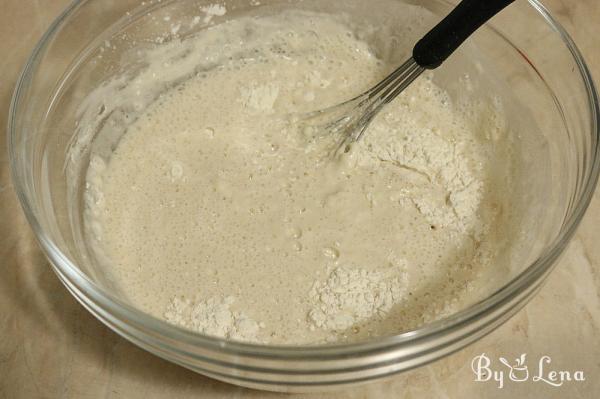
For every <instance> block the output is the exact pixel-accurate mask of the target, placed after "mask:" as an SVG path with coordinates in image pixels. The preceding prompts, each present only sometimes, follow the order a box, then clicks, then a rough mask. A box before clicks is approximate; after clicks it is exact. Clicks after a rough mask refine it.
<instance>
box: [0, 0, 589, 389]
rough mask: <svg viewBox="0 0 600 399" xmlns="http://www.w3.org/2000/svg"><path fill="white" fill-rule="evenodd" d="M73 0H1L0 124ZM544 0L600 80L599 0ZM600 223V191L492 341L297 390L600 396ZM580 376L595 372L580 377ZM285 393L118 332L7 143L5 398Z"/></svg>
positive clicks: (2, 273) (1, 283)
mask: <svg viewBox="0 0 600 399" xmlns="http://www.w3.org/2000/svg"><path fill="white" fill-rule="evenodd" d="M67 3H68V0H2V2H1V4H2V5H1V6H0V10H1V11H0V38H1V39H2V40H0V71H2V77H1V78H0V129H1V130H0V131H1V132H5V130H6V129H5V126H6V120H7V114H8V106H9V101H10V97H11V95H12V91H13V88H14V85H15V82H16V79H17V76H18V73H19V71H20V69H21V67H22V66H23V63H24V62H25V60H26V58H27V56H28V54H29V53H30V51H31V50H32V48H33V46H34V45H35V43H36V42H37V41H38V39H39V38H40V37H41V35H42V34H43V32H44V31H45V30H46V28H47V27H48V26H49V24H50V23H51V22H52V20H53V19H54V18H55V17H56V16H57V15H58V14H59V12H60V11H61V10H62V9H63V8H64V7H65V6H66V5H67ZM544 3H545V4H546V5H547V6H548V8H549V9H550V10H551V11H552V12H553V14H554V15H555V16H556V18H557V19H558V20H559V21H560V22H561V23H562V24H563V25H564V26H565V27H566V28H567V30H568V31H569V32H570V34H571V35H572V36H573V38H574V39H575V42H576V43H577V44H578V45H579V47H580V49H581V51H582V52H583V54H584V56H585V58H586V60H587V62H588V64H589V66H590V68H591V70H592V73H593V74H594V75H595V76H596V78H598V77H600V44H599V42H598V37H600V22H599V21H600V1H598V0H545V1H544ZM599 220H600V193H599V192H598V191H597V192H596V194H595V197H594V199H593V201H592V204H591V207H590V209H589V210H588V212H587V215H586V216H585V218H584V220H583V223H582V224H581V227H580V228H579V230H578V233H577V235H576V237H575V239H574V240H573V241H572V242H571V244H570V246H569V248H568V250H567V251H566V253H565V254H564V256H563V257H562V259H561V261H560V263H559V265H558V266H557V268H556V269H555V271H554V272H553V273H552V275H551V276H550V278H549V279H548V281H547V283H546V284H545V286H544V287H543V288H542V290H541V291H540V293H539V294H538V295H537V297H536V298H534V299H533V300H532V301H531V302H530V303H529V304H528V305H527V306H526V307H525V308H524V309H523V310H521V311H520V312H519V313H518V314H517V315H516V316H515V317H513V318H512V319H511V320H510V321H509V322H507V323H506V324H505V325H503V326H502V327H500V328H499V329H497V330H496V331H495V332H493V333H492V334H490V335H488V336H486V337H485V338H484V339H482V340H480V341H478V342H477V343H475V344H473V345H471V346H469V347H467V348H466V349H463V350H461V351H459V352H458V353H455V354H454V355H451V356H449V357H447V358H445V359H442V360H440V361H437V362H435V363H433V364H431V365H429V366H426V367H422V368H419V369H417V370H414V371H411V372H408V373H405V374H402V375H398V376H395V377H393V378H391V379H389V380H387V381H384V382H377V383H372V384H369V385H364V386H360V387H355V388H352V389H350V390H347V391H338V392H330V393H324V394H301V395H295V396H294V397H297V398H454V397H460V398H471V397H473V398H480V397H484V398H570V399H575V398H597V397H600V295H599V293H600V245H598V238H597V237H598V235H600V224H599V223H598V221H599ZM483 353H485V356H486V357H488V358H489V359H490V361H491V362H492V363H491V366H490V369H491V370H493V371H497V372H498V373H497V376H498V377H499V376H500V374H499V372H500V371H503V372H504V383H503V386H502V388H500V387H499V385H500V384H499V383H498V382H497V381H493V380H490V381H487V382H484V381H475V374H474V373H473V371H472V363H473V359H474V358H475V357H476V356H480V355H481V354H483ZM521 354H526V359H527V365H528V366H529V373H530V377H529V378H528V380H527V381H525V382H517V381H513V380H515V379H519V378H521V377H522V376H523V370H515V371H514V374H513V378H512V379H511V378H510V375H509V373H508V368H506V366H503V365H502V364H501V363H500V362H499V360H498V358H499V357H504V358H506V359H508V362H510V363H511V364H513V365H514V364H515V362H516V360H515V359H516V358H518V357H519V356H520V355H521ZM544 356H547V357H544ZM477 359H478V360H482V358H477ZM477 359H476V360H477ZM483 360H484V359H483ZM548 361H550V363H548ZM540 362H542V366H543V367H542V368H541V370H540V366H539V365H540ZM477 363H478V362H477V361H476V362H475V364H477ZM552 370H555V371H568V372H569V373H570V375H571V379H572V381H565V382H564V383H563V384H562V385H561V386H553V385H551V384H550V383H548V382H545V381H543V380H542V379H539V380H537V381H533V379H534V378H533V377H534V376H539V375H540V372H541V376H542V377H543V378H544V377H545V379H546V380H548V379H549V378H550V377H549V373H550V372H551V371H552ZM575 372H580V373H579V374H577V375H576V374H575ZM563 374H564V373H563ZM581 376H583V378H585V381H575V380H574V378H575V377H578V379H581V378H580V377H581ZM498 379H499V378H498ZM550 382H551V381H550ZM555 384H557V383H555ZM279 396H283V395H281V394H272V393H266V392H259V391H253V390H247V389H242V388H237V387H234V386H231V385H227V384H224V383H221V382H217V381H213V380H211V379H209V378H206V377H203V376H201V375H198V374H195V373H193V372H191V371H188V370H186V369H183V368H181V367H178V366H176V365H173V364H170V363H168V362H166V361H164V360H161V359H159V358H158V357H155V356H153V355H151V354H149V353H147V352H145V351H143V350H141V349H139V348H137V347H136V346H134V345H133V344H130V343H129V342H128V341H126V340H124V339H122V338H120V337H119V336H117V335H116V334H115V333H113V332H112V331H110V330H109V329H108V328H106V327H105V326H104V325H102V324H101V323H100V322H99V321H97V320H96V319H95V318H94V317H92V316H91V315H90V314H89V313H88V312H87V311H86V310H85V309H84V308H83V307H82V306H80V305H79V304H78V303H77V302H76V301H75V299H74V298H73V297H72V296H71V295H70V294H69V293H68V292H67V290H66V289H65V288H64V287H63V286H62V284H61V283H60V282H59V280H58V279H57V278H56V276H55V275H54V273H53V272H52V271H51V269H50V267H49V265H48V263H47V261H46V259H45V258H44V255H43V254H42V252H41V250H40V249H39V248H38V245H37V243H36V242H35V239H34V237H33V234H32V232H31V229H30V228H29V226H28V225H27V223H26V221H25V218H24V216H23V213H22V211H21V208H20V206H19V204H18V202H17V199H16V196H15V194H14V190H13V188H12V184H11V182H10V178H9V170H8V156H7V152H6V140H5V138H4V137H2V138H0V398H7V399H13V398H99V397H102V398H132V399H135V398H144V399H151V398H232V397H236V398H238V397H239V398H262V397H268V398H271V397H279Z"/></svg>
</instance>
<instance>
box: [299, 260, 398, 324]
mask: <svg viewBox="0 0 600 399" xmlns="http://www.w3.org/2000/svg"><path fill="white" fill-rule="evenodd" d="M406 290H407V287H406V275H405V273H404V271H403V270H398V269H396V270H389V271H387V273H384V272H382V271H378V270H373V271H369V270H365V269H346V268H344V267H338V268H336V269H335V270H333V271H332V272H331V274H330V275H329V277H328V278H327V280H326V281H325V282H323V283H321V282H316V283H315V284H314V286H313V288H312V289H311V291H310V294H309V295H310V297H311V299H313V301H314V307H313V309H312V310H311V311H310V312H309V313H308V317H309V319H310V321H311V322H312V323H313V324H314V326H315V327H318V328H323V329H327V330H334V331H336V330H337V331H344V330H346V329H348V328H351V327H352V326H354V325H356V324H359V323H363V322H365V321H367V320H368V319H369V318H371V317H374V316H378V317H385V316H386V314H387V312H389V311H390V309H391V308H392V306H393V305H394V304H396V303H398V302H399V301H401V300H402V299H403V298H404V295H406Z"/></svg>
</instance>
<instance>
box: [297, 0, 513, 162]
mask: <svg viewBox="0 0 600 399" xmlns="http://www.w3.org/2000/svg"><path fill="white" fill-rule="evenodd" d="M514 1H515V0H463V1H461V2H460V3H459V4H458V5H457V6H456V8H454V10H452V11H451V12H450V14H448V15H447V16H446V17H445V18H444V19H443V20H442V21H441V22H440V23H438V24H437V25H436V26H435V27H434V28H433V29H432V30H430V31H429V32H428V33H427V34H426V35H425V36H423V38H422V39H421V40H419V41H418V42H417V44H416V45H415V47H414V48H413V52H412V57H410V58H409V59H408V60H407V61H406V62H405V63H404V64H402V65H401V66H400V67H399V68H398V69H396V70H394V71H393V72H392V73H391V74H390V75H388V76H387V77H386V78H385V79H383V80H382V81H381V82H379V83H378V84H377V85H375V86H373V87H372V88H371V89H369V90H367V91H366V92H364V93H362V94H360V95H359V96H357V97H354V98H353V99H351V100H349V101H346V102H343V103H341V104H338V105H335V106H332V107H329V108H326V109H322V110H318V111H314V112H311V113H309V114H308V115H306V117H305V118H304V122H305V132H306V133H307V134H308V135H310V136H313V137H315V136H323V135H327V134H332V133H334V134H335V133H339V134H341V135H342V139H341V141H340V143H339V146H338V147H337V151H339V150H340V149H342V150H343V151H344V152H347V151H348V150H349V145H350V144H351V143H353V142H355V141H357V140H360V138H361V137H362V136H363V134H364V133H365V130H366V129H367V128H368V126H369V124H370V123H371V121H372V120H373V119H374V118H375V116H376V115H377V114H378V113H379V111H381V109H382V108H383V107H384V106H385V105H386V104H388V103H389V102H391V101H392V100H393V99H394V98H396V97H397V96H398V95H399V94H400V93H401V92H402V91H403V90H404V89H406V88H407V87H408V86H409V85H410V84H411V83H412V82H413V81H414V80H415V79H416V78H417V77H418V76H419V75H420V74H421V73H423V71H425V70H426V69H435V68H437V67H439V66H440V65H441V64H442V63H443V62H444V61H445V60H446V59H447V58H448V57H449V56H450V55H451V54H452V53H453V52H454V51H455V50H456V49H457V48H458V47H459V46H460V45H461V44H462V43H463V42H464V41H465V40H466V39H467V38H468V37H469V36H470V35H471V34H472V33H473V32H475V31H476V30H477V29H478V28H479V27H480V26H481V25H483V24H484V23H485V22H487V21H488V20H489V19H490V18H492V17H493V16H494V15H496V14H497V13H498V12H500V11H501V10H502V9H504V8H505V7H507V6H508V5H509V4H511V3H512V2H514Z"/></svg>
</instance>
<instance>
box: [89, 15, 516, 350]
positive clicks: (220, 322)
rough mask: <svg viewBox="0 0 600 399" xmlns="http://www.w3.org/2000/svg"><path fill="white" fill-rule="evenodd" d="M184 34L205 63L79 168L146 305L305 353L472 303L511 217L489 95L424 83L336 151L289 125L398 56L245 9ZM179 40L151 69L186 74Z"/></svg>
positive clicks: (140, 82)
mask: <svg viewBox="0 0 600 399" xmlns="http://www.w3.org/2000/svg"><path fill="white" fill-rule="evenodd" d="M411 10H412V9H411ZM411 12H414V11H411ZM415 17H418V15H415ZM176 45H177V48H178V50H177V51H181V49H185V48H186V46H187V49H188V52H193V51H199V50H198V49H199V48H201V49H203V51H204V54H203V55H202V57H205V59H204V61H206V67H205V68H204V69H203V70H202V71H199V72H197V73H195V74H193V75H192V76H189V77H188V78H187V79H183V80H182V81H180V82H179V83H177V84H176V85H174V86H173V87H171V88H169V89H168V90H165V91H163V92H161V94H160V95H159V96H158V97H157V98H156V99H154V100H153V101H152V102H150V103H149V104H148V105H147V106H144V107H141V106H140V107H138V108H139V109H140V112H139V115H138V116H137V117H136V118H135V120H133V121H132V122H127V127H126V131H125V133H124V134H123V135H122V137H121V138H120V140H119V141H118V143H117V144H116V145H115V146H114V149H113V151H112V152H111V153H110V154H109V155H108V156H107V155H106V154H99V153H94V152H92V155H91V161H90V167H89V169H88V173H87V184H86V193H85V205H86V210H85V223H86V227H87V228H86V232H87V238H88V240H89V243H90V246H91V247H93V248H94V251H95V253H96V254H101V256H100V255H98V257H99V258H101V259H102V261H103V262H104V264H105V266H106V268H108V269H109V270H110V272H111V274H112V275H113V279H114V281H115V282H116V284H117V285H118V286H119V287H120V288H121V289H122V290H123V291H124V292H126V293H127V297H128V299H129V300H130V301H131V302H132V303H133V304H134V305H135V306H138V307H139V308H141V309H143V310H144V311H146V312H148V313H150V314H152V315H154V316H156V317H159V318H163V319H165V320H167V321H169V322H171V323H173V324H177V325H180V326H182V327H185V328H189V329H192V330H194V331H198V332H200V333H204V334H209V335H213V336H220V337H225V338H229V339H234V340H242V341H250V342H260V343H275V344H310V343H320V342H330V341H337V342H340V341H341V342H345V341H356V340H361V339H366V338H369V337H374V336H382V335H391V334H396V333H398V332H401V331H403V330H407V329H410V328H414V327H417V326H419V325H421V324H423V323H424V322H427V321H431V320H433V319H436V318H439V317H443V316H444V315H446V314H448V313H451V312H453V311H455V310H456V309H459V308H460V307H461V306H463V305H464V304H465V303H468V302H469V298H470V297H475V293H476V292H477V290H478V289H479V288H478V287H479V285H478V282H481V281H485V280H486V279H487V278H489V275H490V273H493V270H492V268H493V267H495V265H496V264H497V263H498V253H499V252H500V249H501V248H500V247H501V244H500V242H501V240H499V239H498V237H499V236H501V235H502V234H503V229H504V228H505V226H506V225H507V224H508V216H507V215H508V213H507V207H508V205H507V204H508V202H507V201H508V200H507V199H506V187H507V184H508V182H509V181H510V179H511V178H512V177H511V175H510V170H511V169H510V168H506V169H505V172H502V171H498V169H497V168H495V167H494V166H495V165H498V164H508V163H510V162H511V159H510V152H509V151H508V144H506V143H507V142H508V141H509V140H508V139H507V137H506V136H507V135H509V133H508V131H507V129H506V128H505V127H504V126H503V122H502V121H503V116H502V110H501V106H500V105H499V104H498V103H497V102H494V101H491V102H489V103H484V102H481V101H477V102H472V103H465V102H461V103H457V102H455V101H453V99H451V98H450V96H449V94H448V93H446V92H445V91H444V90H442V89H441V88H440V87H438V86H437V85H436V83H434V78H433V75H431V74H430V75H425V76H423V77H421V78H419V79H418V80H417V81H416V82H415V83H414V84H413V85H412V86H411V87H410V88H409V89H408V90H407V91H406V92H405V93H403V94H402V95H401V96H400V97H399V98H397V99H396V100H395V101H394V102H392V103H391V104H390V105H388V106H387V107H386V108H385V109H384V111H383V112H382V113H381V115H379V117H378V118H377V119H376V120H375V121H374V122H373V123H372V125H371V127H370V128H369V129H368V131H367V133H366V134H365V136H364V138H363V139H362V140H361V141H360V142H359V143H356V144H354V145H353V147H352V148H351V149H350V151H349V152H347V153H344V154H342V155H339V156H337V157H331V156H330V155H329V150H330V149H331V146H332V144H334V143H335V141H334V140H335V138H334V137H320V138H314V137H308V136H307V135H306V134H305V130H304V129H302V126H301V123H298V122H297V121H296V120H295V118H293V117H291V116H294V115H302V114H303V113H305V112H308V111H312V110H316V109H322V108H324V107H327V106H330V105H334V104H337V103H339V102H341V101H343V100H346V99H349V98H352V97H353V96H354V95H356V94H358V93H361V92H363V91H364V90H365V89H367V88H368V87H370V86H371V85H372V84H374V83H376V82H377V81H379V80H380V79H381V78H382V77H384V76H386V74H387V73H389V71H390V70H391V69H393V68H394V67H395V66H396V65H394V64H391V63H389V62H388V61H386V60H385V59H382V58H381V57H379V56H378V55H377V54H376V53H375V52H374V51H373V49H372V46H371V44H370V43H369V42H368V41H366V40H364V39H363V38H361V37H360V35H359V34H357V32H356V31H355V30H353V27H352V25H351V24H349V23H347V22H346V21H345V20H344V18H342V17H337V16H332V15H328V14H318V13H312V12H306V11H298V10H296V11H294V10H289V11H285V12H282V13H278V14H277V15H272V16H262V17H260V18H256V17H254V18H251V17H241V18H238V19H235V20H233V21H230V22H228V23H227V24H222V25H218V26H214V27H212V28H211V29H210V31H209V32H206V33H205V34H203V35H198V36H197V37H192V38H188V39H186V41H182V42H180V43H177V44H176ZM172 48H173V44H171V47H169V46H166V47H164V48H162V49H157V50H155V51H154V52H152V53H151V56H152V57H151V58H152V60H153V62H154V64H152V62H151V63H149V65H150V67H149V69H148V71H147V73H146V75H151V74H155V75H156V73H157V72H159V73H160V68H161V67H164V68H166V72H164V73H168V72H169V71H172V70H177V68H181V69H183V68H185V67H186V64H187V63H189V61H188V60H187V59H186V58H185V57H184V56H182V57H174V56H173V54H172ZM152 65H159V66H158V67H157V68H158V69H156V70H152V69H151V68H152ZM150 84H152V82H151V79H146V80H145V79H144V78H143V77H138V78H137V79H136V80H134V81H132V82H130V83H129V85H130V86H131V90H130V91H131V93H136V91H137V92H139V90H140V88H142V87H144V86H145V85H150ZM136 87H137V89H136ZM132 95H134V94H132Z"/></svg>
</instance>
